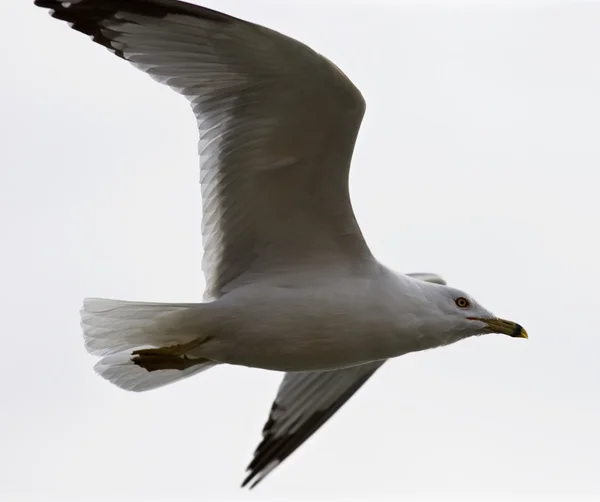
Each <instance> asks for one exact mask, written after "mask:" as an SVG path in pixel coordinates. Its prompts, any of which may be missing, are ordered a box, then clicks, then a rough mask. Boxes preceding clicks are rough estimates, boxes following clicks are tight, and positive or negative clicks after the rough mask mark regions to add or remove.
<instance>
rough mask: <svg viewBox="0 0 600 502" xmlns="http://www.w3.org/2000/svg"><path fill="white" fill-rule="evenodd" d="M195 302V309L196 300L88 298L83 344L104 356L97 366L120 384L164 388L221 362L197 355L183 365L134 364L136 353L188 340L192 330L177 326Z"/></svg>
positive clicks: (139, 388) (83, 316) (140, 388)
mask: <svg viewBox="0 0 600 502" xmlns="http://www.w3.org/2000/svg"><path fill="white" fill-rule="evenodd" d="M194 307H195V308H197V307H198V304H193V303H142V302H125V301H119V300H106V299H103V298H86V299H85V300H84V302H83V308H82V309H81V327H82V329H83V337H84V340H85V347H86V349H87V351H88V352H89V353H90V354H92V355H95V356H100V357H102V359H100V361H99V362H98V363H97V364H96V366H95V367H94V369H95V370H96V372H97V373H98V374H99V375H100V376H102V377H103V378H106V379H107V380H108V381H110V382H112V383H114V384H115V385H117V386H118V387H121V388H122V389H125V390H132V391H137V392H140V391H144V390H150V389H155V388H157V387H162V386H163V385H167V384H170V383H172V382H176V381H178V380H182V379H184V378H187V377H190V376H192V375H195V374H196V373H200V372H201V371H204V370H207V369H208V368H211V367H212V366H214V365H215V364H217V363H215V362H213V361H208V360H198V362H197V363H194V365H193V366H190V367H186V368H184V369H159V370H156V371H149V370H147V369H146V368H144V367H142V366H140V365H139V362H138V364H136V362H135V361H136V357H135V356H134V355H133V352H134V351H139V349H144V348H161V347H169V346H174V345H178V344H182V343H187V342H190V339H191V337H190V335H189V332H188V334H185V333H183V332H181V331H178V330H177V329H174V328H176V325H175V323H176V321H177V319H178V318H179V316H178V315H177V314H178V313H183V312H186V311H189V310H190V309H191V308H194ZM169 328H171V329H169ZM196 336H198V335H196ZM192 338H193V337H192ZM138 359H139V357H138Z"/></svg>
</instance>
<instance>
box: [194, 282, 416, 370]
mask: <svg viewBox="0 0 600 502" xmlns="http://www.w3.org/2000/svg"><path fill="white" fill-rule="evenodd" d="M211 305H212V307H213V316H212V322H211V327H210V331H211V332H212V333H213V335H214V336H213V338H212V339H211V340H210V342H207V344H206V345H205V346H203V347H202V355H203V357H208V358H210V359H213V360H217V361H220V362H224V363H229V364H237V365H243V366H251V367H258V368H264V369H271V370H280V371H311V370H327V369H335V368H340V367H346V366H353V365H356V364H361V363H364V362H368V361H373V360H379V359H387V358H389V357H394V356H397V355H399V354H400V353H404V352H409V351H411V350H418V346H417V345H416V342H417V339H416V337H415V339H414V343H412V344H411V341H410V339H407V338H406V337H405V336H403V337H399V336H398V335H399V333H398V322H397V319H396V317H397V316H395V315H394V312H393V306H389V305H388V302H386V301H382V295H381V292H380V291H379V290H378V289H377V288H373V287H372V282H366V281H364V280H354V281H352V283H351V284H350V283H348V284H336V285H334V287H327V288H318V289H316V288H303V289H292V288H282V287H269V288H255V289H254V288H250V287H248V288H245V291H243V292H242V293H241V294H236V295H231V296H230V297H225V298H223V299H222V300H219V301H217V302H215V303H213V304H211ZM401 340H403V341H401ZM407 342H408V343H407ZM412 346H414V349H412V348H411V347H412Z"/></svg>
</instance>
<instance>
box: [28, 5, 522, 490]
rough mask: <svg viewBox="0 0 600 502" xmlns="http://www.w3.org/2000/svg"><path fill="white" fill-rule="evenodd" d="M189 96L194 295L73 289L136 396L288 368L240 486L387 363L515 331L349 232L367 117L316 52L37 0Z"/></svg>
mask: <svg viewBox="0 0 600 502" xmlns="http://www.w3.org/2000/svg"><path fill="white" fill-rule="evenodd" d="M35 3H36V4H37V5H39V6H41V7H47V8H49V9H52V11H53V16H54V17H56V18H58V19H62V20H65V21H67V22H69V23H70V25H71V27H72V28H74V29H75V30H78V31H81V32H83V33H85V34H87V35H89V36H90V37H91V38H92V39H93V40H94V41H95V42H96V43H98V44H100V45H102V46H104V47H106V48H108V49H109V50H110V51H111V52H112V53H113V54H115V55H116V56H118V57H120V58H122V59H124V60H126V61H129V62H130V63H132V64H133V65H134V66H136V67H137V68H139V69H141V70H142V71H144V72H146V73H147V74H149V75H150V76H151V77H152V78H154V79H155V80H157V81H159V82H161V83H163V84H166V85H168V86H170V87H171V88H173V89H174V90H176V91H177V92H179V93H180V94H182V95H183V96H185V97H186V98H187V99H188V100H189V102H190V104H191V106H192V109H193V111H194V114H195V116H196V119H197V123H198V130H199V136H200V138H199V151H200V160H201V176H200V181H201V185H202V198H203V220H202V221H203V241H204V257H203V266H204V272H205V276H206V282H207V287H206V294H205V299H206V302H205V303H181V304H167V303H143V302H141V303H140V302H125V301H118V300H105V299H97V298H92V299H87V300H85V301H84V307H83V309H82V326H83V331H84V338H85V342H86V348H87V349H88V351H89V352H90V353H91V354H93V355H96V356H99V357H101V359H100V361H99V363H98V364H97V365H96V369H97V371H98V373H99V374H100V375H102V376H103V377H104V378H106V379H108V380H110V381H111V382H113V383H115V384H116V385H118V386H119V387H122V388H124V389H128V390H136V391H140V390H148V389H152V388H156V387H159V386H162V385H166V384H169V383H172V382H175V381H178V380H181V379H182V378H186V377H189V376H192V375H194V374H196V373H199V372H201V371H203V370H206V369H208V368H210V367H212V366H214V365H217V364H225V363H226V364H236V365H244V366H251V367H256V368H264V369H271V370H281V371H287V372H288V373H287V374H286V376H285V378H284V380H283V382H282V384H281V387H280V389H279V392H278V395H277V398H276V401H275V403H274V405H273V409H272V410H271V415H270V418H269V421H268V422H267V425H266V426H265V430H264V432H263V435H264V438H263V441H262V442H261V444H260V445H259V447H258V449H257V450H256V452H255V457H254V460H253V461H252V463H251V464H250V466H249V471H250V473H249V475H248V478H247V479H246V481H245V483H247V482H250V481H253V482H254V483H257V482H259V481H260V480H261V479H263V478H264V476H266V475H267V474H268V473H269V472H270V471H271V470H272V469H273V468H274V467H275V466H276V465H278V464H279V463H281V462H282V461H283V460H284V459H285V458H287V457H288V456H289V455H290V454H291V453H292V452H293V451H294V450H295V449H296V448H298V446H300V445H301V444H302V443H303V442H304V441H305V440H306V439H307V438H308V437H310V436H311V435H312V434H313V433H314V432H315V431H316V430H317V429H318V428H319V427H320V426H321V425H322V424H323V423H325V422H326V421H327V420H328V419H329V418H330V417H331V416H332V415H333V414H334V413H335V412H336V411H337V410H338V409H339V408H340V407H341V406H342V405H343V404H344V403H345V402H346V401H347V400H348V399H349V398H350V397H351V396H352V395H353V394H354V393H355V392H356V391H357V390H358V389H359V388H360V387H361V386H362V385H363V384H364V383H365V382H366V381H367V380H368V379H369V378H370V377H371V376H372V375H373V373H374V372H375V371H376V370H377V369H378V368H379V367H380V366H381V364H383V362H384V361H385V360H387V359H389V358H391V357H396V356H399V355H402V354H405V353H407V352H414V351H419V350H424V349H429V348H433V347H438V346H442V345H447V344H449V343H453V342H456V341H458V340H461V339H463V338H467V337H469V336H474V335H479V334H483V333H490V332H497V333H505V334H508V335H511V336H513V337H524V336H526V335H525V332H524V330H522V328H521V327H520V326H519V325H517V324H515V323H512V322H508V321H503V320H501V319H498V318H496V317H495V316H493V315H492V314H491V313H490V312H489V311H488V310H486V309H485V308H483V307H482V306H480V305H478V304H477V303H476V302H475V301H474V300H473V299H472V298H470V297H469V296H468V295H467V294H466V293H462V292H461V291H459V290H456V289H454V288H450V287H448V286H446V285H445V283H444V281H443V280H442V279H440V278H439V277H438V276H435V275H432V274H412V275H410V274H409V275H403V274H397V273H395V272H392V271H390V270H389V269H387V268H386V267H384V266H383V265H381V264H380V263H379V262H378V261H377V260H376V259H375V258H374V257H373V255H372V254H371V252H370V250H369V248H368V246H367V244H366V243H365V241H364V239H363V236H362V233H361V231H360V229H359V227H358V224H357V222H356V219H355V217H354V213H353V211H352V206H351V203H350V196H349V190H348V171H349V167H350V162H351V158H352V153H353V150H354V144H355V141H356V137H357V134H358V130H359V127H360V124H361V121H362V117H363V114H364V111H365V101H364V99H363V97H362V95H361V93H360V92H359V91H358V89H357V88H356V87H355V86H354V85H353V84H352V82H351V81H350V80H349V79H348V78H347V77H346V76H345V75H344V74H343V73H342V72H341V71H340V70H339V69H338V68H337V67H336V66H335V65H334V64H333V63H331V62H330V61H329V60H327V59H326V58H324V57H323V56H321V55H319V54H317V53H316V52H315V51H313V50H312V49H310V48H308V47H307V46H305V45H304V44H302V43H300V42H298V41H296V40H293V39H290V38H288V37H286V36H284V35H281V34H279V33H277V32H275V31H272V30H270V29H267V28H264V27H262V26H258V25H255V24H252V23H248V22H245V21H242V20H240V19H236V18H233V17H231V16H228V15H226V14H222V13H220V12H216V11H213V10H210V9H207V8H204V7H200V6H196V5H192V4H188V3H185V2H179V1H177V0H128V1H124V0H70V1H68V2H65V1H61V0H35Z"/></svg>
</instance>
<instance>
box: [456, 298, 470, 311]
mask: <svg viewBox="0 0 600 502" xmlns="http://www.w3.org/2000/svg"><path fill="white" fill-rule="evenodd" d="M454 303H456V306H457V307H458V308H460V309H468V308H469V307H470V306H471V303H470V302H469V300H467V299H466V298H465V297H464V296H461V297H459V298H457V299H456V300H454Z"/></svg>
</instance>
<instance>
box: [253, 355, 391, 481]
mask: <svg viewBox="0 0 600 502" xmlns="http://www.w3.org/2000/svg"><path fill="white" fill-rule="evenodd" d="M383 363H384V361H375V362H371V363H367V364H362V365H360V366H353V367H351V368H344V369H341V370H334V371H305V372H297V373H286V375H285V377H284V379H283V382H282V383H281V385H280V386H279V390H278V391H277V397H276V398H275V402H274V403H273V407H272V408H271V413H270V415H269V420H268V421H267V423H266V424H265V427H264V429H263V439H262V441H261V442H260V444H259V445H258V448H257V449H256V451H255V452H254V458H253V459H252V462H251V463H250V465H249V466H248V469H247V470H248V471H249V473H248V476H247V477H246V479H245V480H244V483H243V484H242V486H246V485H247V484H248V483H250V482H253V483H252V485H251V488H253V487H254V486H256V485H257V484H258V483H260V481H262V480H263V479H264V477H265V476H266V475H267V474H269V473H270V472H271V471H272V470H273V469H274V468H275V467H277V466H278V465H279V464H281V462H283V461H284V460H285V459H286V458H287V457H289V456H290V455H291V454H292V453H293V452H294V451H295V450H296V449H297V448H298V447H299V446H300V445H302V443H304V442H305V441H306V440H307V439H308V438H309V437H310V436H312V435H313V434H314V433H315V432H316V431H317V430H318V429H319V428H320V427H321V426H322V425H323V424H324V423H325V422H327V420H329V419H330V418H331V417H332V416H333V415H334V414H335V412H336V411H337V410H339V409H340V407H341V406H342V405H343V404H344V403H345V402H346V401H348V399H350V398H351V397H352V396H353V395H354V393H355V392H356V391H357V390H358V389H360V388H361V387H362V385H363V384H364V383H365V382H366V381H367V380H368V379H369V378H370V377H371V376H372V375H373V373H375V371H376V370H377V369H378V368H379V367H380V366H381V365H382V364H383Z"/></svg>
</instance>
